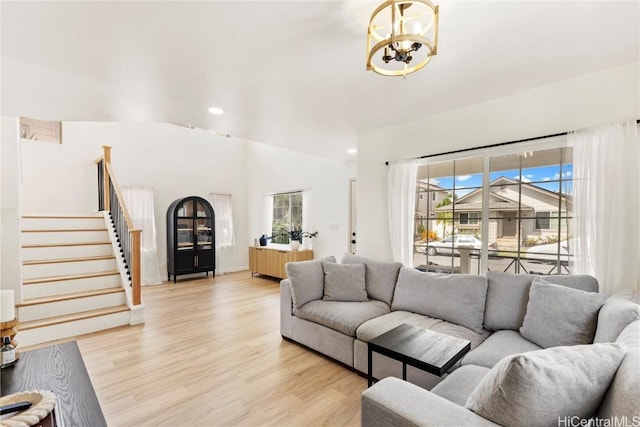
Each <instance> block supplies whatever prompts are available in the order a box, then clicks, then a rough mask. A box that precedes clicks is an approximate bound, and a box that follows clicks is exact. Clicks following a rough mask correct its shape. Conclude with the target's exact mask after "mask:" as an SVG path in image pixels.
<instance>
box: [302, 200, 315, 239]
mask: <svg viewBox="0 0 640 427" xmlns="http://www.w3.org/2000/svg"><path fill="white" fill-rule="evenodd" d="M302 231H307V232H309V233H313V232H314V231H315V230H313V220H312V217H311V190H308V189H307V190H303V191H302ZM312 240H313V239H310V238H309V237H305V238H303V239H302V243H303V245H304V247H305V248H306V249H311V248H312Z"/></svg>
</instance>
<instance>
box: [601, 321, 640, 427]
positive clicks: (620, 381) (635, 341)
mask: <svg viewBox="0 0 640 427" xmlns="http://www.w3.org/2000/svg"><path fill="white" fill-rule="evenodd" d="M616 343H619V344H623V345H625V346H626V348H627V351H626V353H625V356H624V359H622V363H621V364H620V367H619V368H618V371H617V372H616V375H615V377H613V381H612V382H611V385H610V386H609V389H608V390H607V393H606V394H605V395H604V399H602V404H601V405H600V408H599V409H598V414H597V415H598V418H600V419H609V420H610V419H613V417H617V418H618V419H623V417H626V419H627V420H628V421H627V422H631V420H633V419H634V418H633V417H636V418H635V419H636V420H637V419H638V418H637V417H638V416H640V398H639V397H638V396H640V320H636V321H635V322H633V323H631V324H630V325H629V326H627V327H626V328H624V330H623V331H622V333H620V336H619V337H618V339H617V340H616Z"/></svg>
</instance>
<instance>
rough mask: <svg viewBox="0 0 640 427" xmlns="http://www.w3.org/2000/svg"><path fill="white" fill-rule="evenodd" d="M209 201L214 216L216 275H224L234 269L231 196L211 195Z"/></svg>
mask: <svg viewBox="0 0 640 427" xmlns="http://www.w3.org/2000/svg"><path fill="white" fill-rule="evenodd" d="M210 200H211V205H212V206H213V212H214V213H215V216H216V221H215V230H216V273H218V274H224V273H228V272H229V271H233V269H234V267H235V266H234V265H233V264H234V248H235V239H234V236H233V234H234V233H233V206H232V203H231V194H211V197H210Z"/></svg>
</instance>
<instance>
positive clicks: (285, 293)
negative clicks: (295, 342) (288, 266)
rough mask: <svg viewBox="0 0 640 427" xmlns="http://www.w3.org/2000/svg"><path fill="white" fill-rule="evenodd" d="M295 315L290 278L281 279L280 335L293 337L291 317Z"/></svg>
mask: <svg viewBox="0 0 640 427" xmlns="http://www.w3.org/2000/svg"><path fill="white" fill-rule="evenodd" d="M292 316H293V299H292V297H291V282H290V281H289V279H284V280H281V281H280V335H282V336H283V337H286V338H291V317H292Z"/></svg>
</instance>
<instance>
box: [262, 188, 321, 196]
mask: <svg viewBox="0 0 640 427" xmlns="http://www.w3.org/2000/svg"><path fill="white" fill-rule="evenodd" d="M309 190H311V188H302V189H300V190H290V191H282V192H280V193H264V195H265V196H281V195H283V194H291V193H304V192H305V191H309Z"/></svg>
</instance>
